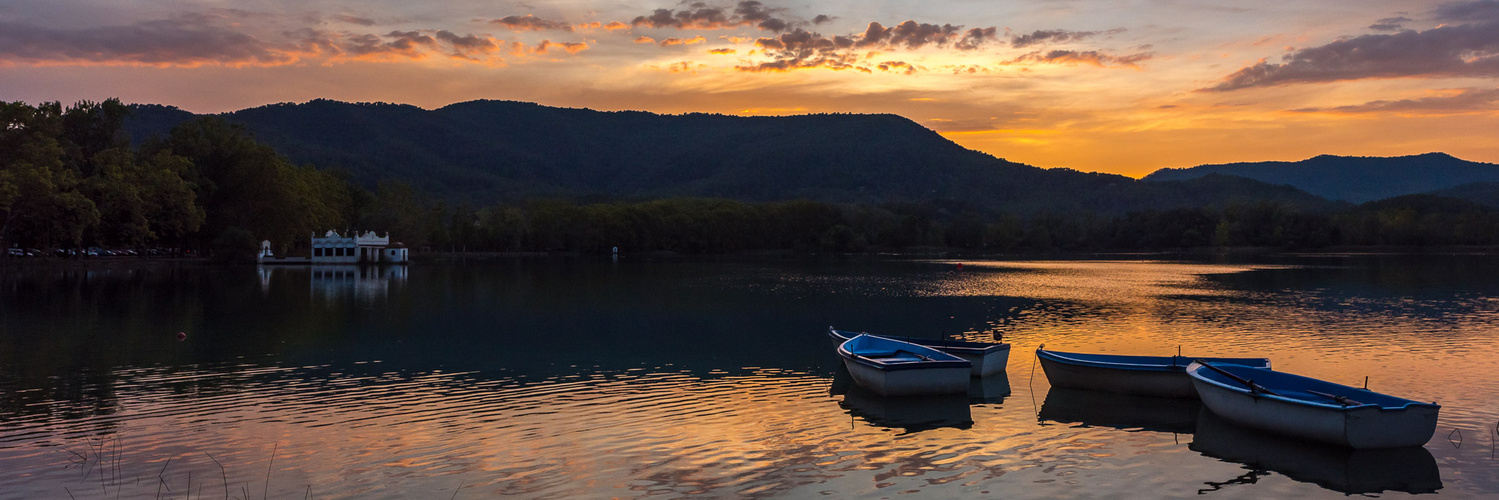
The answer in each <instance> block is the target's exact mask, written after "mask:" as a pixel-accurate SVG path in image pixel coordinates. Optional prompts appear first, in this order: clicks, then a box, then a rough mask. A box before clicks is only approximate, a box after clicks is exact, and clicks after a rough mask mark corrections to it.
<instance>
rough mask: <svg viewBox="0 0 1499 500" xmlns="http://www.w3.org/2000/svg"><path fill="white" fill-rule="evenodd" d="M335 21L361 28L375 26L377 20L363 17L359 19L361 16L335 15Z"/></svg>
mask: <svg viewBox="0 0 1499 500" xmlns="http://www.w3.org/2000/svg"><path fill="white" fill-rule="evenodd" d="M333 20H335V21H338V22H341V23H349V24H357V25H360V26H374V25H375V20H374V19H368V18H363V17H359V16H350V15H345V14H338V15H335V16H333Z"/></svg>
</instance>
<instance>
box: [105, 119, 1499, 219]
mask: <svg viewBox="0 0 1499 500" xmlns="http://www.w3.org/2000/svg"><path fill="white" fill-rule="evenodd" d="M133 107H134V110H135V112H134V114H133V115H132V117H131V118H130V120H129V121H128V122H127V124H126V128H127V130H128V131H129V132H130V133H131V135H132V137H134V138H135V139H136V140H137V141H140V140H144V139H145V138H148V137H150V136H152V135H163V134H166V133H167V132H168V131H169V130H170V129H171V128H172V127H174V126H176V125H177V124H179V123H182V122H183V121H186V120H190V119H193V118H195V117H196V116H197V115H194V114H192V113H188V112H186V111H182V110H180V109H177V108H172V107H167V106H160V105H135V106H133ZM220 116H222V117H223V118H225V119H226V120H228V121H231V122H236V123H241V124H244V125H245V126H246V127H247V128H248V129H249V130H250V131H252V132H253V133H254V134H255V135H256V137H257V138H258V139H260V140H261V141H264V142H266V143H268V144H270V145H271V146H272V147H274V148H275V149H276V150H277V151H279V152H281V154H283V155H286V156H287V157H289V158H290V159H291V160H292V161H294V162H297V163H311V164H314V165H317V166H319V167H324V168H326V167H335V168H344V169H347V170H348V171H349V172H351V173H352V174H353V176H354V178H355V179H356V181H358V182H361V183H362V184H364V185H366V186H368V187H374V186H375V185H376V183H377V182H379V181H383V180H395V181H402V182H406V183H409V184H411V185H412V186H414V187H416V188H417V189H420V190H423V191H426V192H428V193H431V194H433V195H435V196H438V197H440V198H442V199H447V200H449V201H451V202H464V201H468V202H474V203H479V204H491V203H497V202H513V201H517V200H522V199H525V198H535V197H564V198H572V199H582V200H588V199H622V200H639V199H650V198H659V197H674V196H694V197H724V198H733V199H739V200H745V201H774V200H787V199H797V198H805V199H812V200H818V201H827V202H859V203H885V202H917V203H936V204H938V205H939V206H946V207H953V208H954V209H960V210H966V209H974V210H980V211H989V212H1012V213H1022V214H1033V213H1038V212H1084V211H1087V212H1097V213H1103V214H1122V213H1125V212H1129V211H1136V210H1151V209H1154V210H1163V209H1171V208H1178V207H1188V206H1213V205H1221V204H1224V203H1234V202H1253V201H1259V200H1269V201H1275V202H1280V203H1286V204H1291V205H1295V206H1298V207H1302V208H1304V209H1307V210H1312V211H1325V210H1330V209H1334V208H1337V207H1342V206H1346V205H1345V204H1343V203H1340V202H1337V201H1328V200H1343V201H1351V202H1361V201H1366V200H1370V199H1378V198H1380V197H1389V196H1395V195H1400V194H1410V193H1417V192H1426V191H1433V190H1438V189H1446V188H1455V187H1456V186H1459V185H1461V184H1464V183H1467V182H1473V181H1499V168H1496V166H1495V165H1491V164H1483V163H1473V162H1466V161H1463V160H1459V159H1456V158H1452V157H1450V156H1447V155H1443V154H1435V153H1434V154H1430V155H1421V156H1413V157H1404V158H1346V157H1332V156H1319V157H1317V158H1313V159H1310V160H1306V161H1304V162H1295V163H1284V162H1278V163H1277V162H1269V163H1256V164H1248V163H1245V164H1231V165H1207V166H1202V167H1194V168H1190V169H1165V170H1162V171H1158V172H1156V173H1153V174H1151V175H1150V176H1148V177H1146V180H1145V181H1141V180H1135V179H1132V178H1129V177H1125V176H1121V175H1114V174H1103V173H1088V172H1079V171H1076V170H1071V169H1064V168H1057V169H1042V168H1037V167H1033V166H1029V165H1023V164H1019V163H1014V162H1010V161H1006V160H1004V159H1000V158H995V157H993V156H990V155H988V154H984V153H980V152H976V151H971V150H968V149H965V148H963V147H961V146H959V145H957V144H955V143H953V142H951V141H949V140H947V139H946V138H944V137H942V136H941V135H938V134H937V133H936V132H933V131H931V130H929V129H927V128H925V127H922V126H920V125H919V124H917V123H915V122H912V121H910V120H908V119H906V118H903V117H900V116H896V115H888V114H881V115H854V114H824V115H804V116H787V117H739V116H725V115H711V114H687V115H659V114H653V113H646V112H638V111H623V112H601V111H592V110H587V109H568V108H554V107H546V106H541V105H537V104H532V103H524V102H511V101H471V102H464V103H458V104H453V105H450V106H446V107H443V108H439V109H435V110H430V111H429V110H424V109H421V108H417V107H415V106H409V105H397V104H384V103H359V104H354V103H344V102H338V101H330V100H315V101H311V102H307V103H303V104H275V105H268V106H262V107H258V108H251V109H245V110H240V111H235V112H232V113H225V114H222V115H220ZM1211 174H1219V175H1211ZM1468 194H1470V195H1471V194H1473V193H1468ZM1479 194H1482V193H1479ZM1475 201H1479V200H1475ZM1479 202H1482V201H1479Z"/></svg>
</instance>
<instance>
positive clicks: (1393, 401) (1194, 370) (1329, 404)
mask: <svg viewBox="0 0 1499 500" xmlns="http://www.w3.org/2000/svg"><path fill="white" fill-rule="evenodd" d="M1187 375H1188V376H1190V377H1191V378H1192V383H1193V384H1194V385H1195V386H1196V387H1197V393H1198V394H1199V395H1200V396H1201V397H1202V404H1203V406H1206V407H1207V409H1208V410H1211V411H1212V412H1213V413H1215V414H1217V415H1218V416H1220V417H1223V418H1224V419H1225V420H1228V421H1230V422H1233V423H1235V424H1239V425H1242V426H1245V427H1253V428H1256V429H1260V430H1264V431H1269V432H1274V433H1278V434H1284V435H1287V436H1293V437H1298V438H1302V439H1309V440H1313V441H1321V442H1324V443H1331V444H1336V445H1340V446H1347V447H1349V448H1354V449H1369V448H1398V447H1403V446H1421V445H1423V444H1426V441H1428V440H1430V439H1431V436H1432V434H1433V433H1435V432H1436V428H1437V412H1438V411H1439V410H1440V409H1441V408H1442V407H1441V406H1440V405H1438V404H1436V403H1422V402H1420V401H1414V400H1410V399H1405V398H1398V397H1395V396H1390V395H1387V394H1381V393H1378V392H1374V391H1370V390H1367V389H1359V388H1356V387H1349V386H1346V385H1341V384H1334V383H1332V382H1327V381H1324V380H1318V379H1314V378H1311V377H1303V376H1301V375H1294V374H1290V373H1282V372H1276V371H1270V370H1267V369H1263V368H1255V367H1250V366H1239V365H1229V364H1217V363H1212V362H1208V364H1203V363H1192V364H1191V365H1190V366H1188V367H1187Z"/></svg>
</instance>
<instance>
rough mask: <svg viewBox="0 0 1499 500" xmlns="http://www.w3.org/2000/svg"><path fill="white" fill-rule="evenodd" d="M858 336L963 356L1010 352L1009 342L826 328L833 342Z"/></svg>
mask: <svg viewBox="0 0 1499 500" xmlns="http://www.w3.org/2000/svg"><path fill="white" fill-rule="evenodd" d="M843 334H848V335H847V336H845V335H843ZM859 335H868V336H871V337H880V338H885V339H890V340H894V341H898V342H905V343H908V344H916V345H920V346H924V347H930V348H932V349H936V350H939V351H949V352H950V351H959V352H962V353H964V354H970V355H988V354H992V353H995V352H999V351H1008V350H1010V343H1009V342H999V343H993V344H991V343H987V342H971V341H967V340H953V339H927V338H919V337H906V336H886V335H875V334H872V333H869V332H854V331H849V330H837V329H833V328H828V336H830V337H833V338H834V339H835V340H836V339H842V342H847V341H849V340H853V338H854V337H857V336H859ZM924 342H930V344H927V343H924Z"/></svg>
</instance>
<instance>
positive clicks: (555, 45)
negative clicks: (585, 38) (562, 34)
mask: <svg viewBox="0 0 1499 500" xmlns="http://www.w3.org/2000/svg"><path fill="white" fill-rule="evenodd" d="M552 49H560V50H562V51H563V52H566V53H568V54H577V53H579V52H582V51H585V50H588V44H586V43H583V42H553V41H551V40H542V41H541V43H538V44H536V48H535V49H533V50H532V52H534V53H537V54H546V53H548V51H550V50H552Z"/></svg>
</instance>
